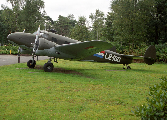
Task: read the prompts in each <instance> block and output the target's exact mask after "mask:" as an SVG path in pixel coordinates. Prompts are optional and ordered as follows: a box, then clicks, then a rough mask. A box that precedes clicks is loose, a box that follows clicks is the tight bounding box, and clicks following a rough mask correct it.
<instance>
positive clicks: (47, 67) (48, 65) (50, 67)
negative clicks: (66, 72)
mask: <svg viewBox="0 0 167 120" xmlns="http://www.w3.org/2000/svg"><path fill="white" fill-rule="evenodd" d="M43 68H44V71H45V72H52V71H53V68H54V66H53V63H51V62H50V63H49V62H47V63H45V64H44V66H43Z"/></svg>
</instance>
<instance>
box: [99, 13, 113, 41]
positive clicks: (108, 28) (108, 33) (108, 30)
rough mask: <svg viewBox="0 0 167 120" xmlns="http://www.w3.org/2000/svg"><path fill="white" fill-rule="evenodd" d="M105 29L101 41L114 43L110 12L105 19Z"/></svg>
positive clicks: (111, 14)
mask: <svg viewBox="0 0 167 120" xmlns="http://www.w3.org/2000/svg"><path fill="white" fill-rule="evenodd" d="M105 20H106V22H105V27H104V29H103V31H102V34H103V39H104V40H107V41H114V30H113V21H114V13H112V12H110V13H108V15H107V18H106V19H105Z"/></svg>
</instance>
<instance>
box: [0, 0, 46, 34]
mask: <svg viewBox="0 0 167 120" xmlns="http://www.w3.org/2000/svg"><path fill="white" fill-rule="evenodd" d="M8 1H9V2H10V3H11V4H12V9H9V8H8V7H7V6H2V7H3V13H2V17H3V21H4V24H6V25H8V29H9V31H11V32H15V31H23V29H26V32H34V31H35V30H36V29H37V27H38V26H39V25H40V24H41V25H43V24H44V19H43V16H44V14H43V13H42V9H43V8H44V2H43V1H42V0H8ZM41 27H42V26H41Z"/></svg>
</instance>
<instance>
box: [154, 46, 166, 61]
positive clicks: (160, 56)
mask: <svg viewBox="0 0 167 120" xmlns="http://www.w3.org/2000/svg"><path fill="white" fill-rule="evenodd" d="M155 48H156V55H157V61H158V62H160V61H163V62H166V63H167V43H164V44H158V45H156V46H155Z"/></svg>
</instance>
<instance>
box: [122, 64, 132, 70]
mask: <svg viewBox="0 0 167 120" xmlns="http://www.w3.org/2000/svg"><path fill="white" fill-rule="evenodd" d="M123 65H124V66H123V69H125V64H123ZM126 68H127V69H131V67H130V66H129V65H128V64H126Z"/></svg>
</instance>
